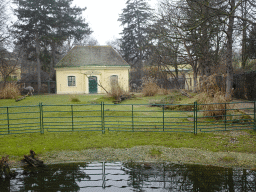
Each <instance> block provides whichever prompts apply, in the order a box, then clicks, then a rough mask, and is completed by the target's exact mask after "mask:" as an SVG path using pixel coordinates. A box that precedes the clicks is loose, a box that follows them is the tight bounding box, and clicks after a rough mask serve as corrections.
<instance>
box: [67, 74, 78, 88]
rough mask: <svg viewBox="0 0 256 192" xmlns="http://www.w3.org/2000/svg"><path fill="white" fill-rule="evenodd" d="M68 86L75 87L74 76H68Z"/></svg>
mask: <svg viewBox="0 0 256 192" xmlns="http://www.w3.org/2000/svg"><path fill="white" fill-rule="evenodd" d="M68 86H69V87H74V86H76V77H75V76H68Z"/></svg>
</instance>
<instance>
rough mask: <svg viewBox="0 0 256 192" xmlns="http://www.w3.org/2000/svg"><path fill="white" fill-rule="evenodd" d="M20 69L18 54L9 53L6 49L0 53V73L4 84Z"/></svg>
mask: <svg viewBox="0 0 256 192" xmlns="http://www.w3.org/2000/svg"><path fill="white" fill-rule="evenodd" d="M19 69H20V54H19V53H10V52H8V51H7V50H6V49H5V50H2V51H1V52H0V73H1V76H2V80H3V82H4V87H5V85H6V82H7V81H8V79H9V78H10V75H11V74H15V73H17V72H18V70H19Z"/></svg>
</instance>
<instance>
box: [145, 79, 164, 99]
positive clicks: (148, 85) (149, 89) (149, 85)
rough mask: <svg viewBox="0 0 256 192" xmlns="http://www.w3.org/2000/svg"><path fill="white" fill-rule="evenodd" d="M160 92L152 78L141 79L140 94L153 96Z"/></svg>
mask: <svg viewBox="0 0 256 192" xmlns="http://www.w3.org/2000/svg"><path fill="white" fill-rule="evenodd" d="M159 90H160V88H159V86H158V85H157V83H156V81H155V79H154V78H150V77H149V78H143V83H142V94H143V95H144V96H154V95H156V94H157V93H158V91H159Z"/></svg>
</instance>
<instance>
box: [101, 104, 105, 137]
mask: <svg viewBox="0 0 256 192" xmlns="http://www.w3.org/2000/svg"><path fill="white" fill-rule="evenodd" d="M101 127H102V134H105V122H104V102H101Z"/></svg>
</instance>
